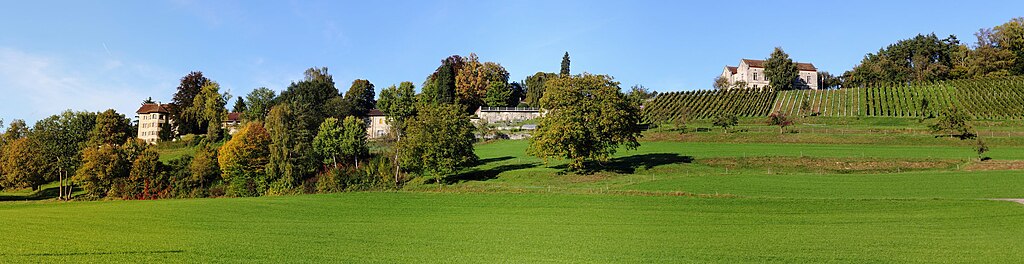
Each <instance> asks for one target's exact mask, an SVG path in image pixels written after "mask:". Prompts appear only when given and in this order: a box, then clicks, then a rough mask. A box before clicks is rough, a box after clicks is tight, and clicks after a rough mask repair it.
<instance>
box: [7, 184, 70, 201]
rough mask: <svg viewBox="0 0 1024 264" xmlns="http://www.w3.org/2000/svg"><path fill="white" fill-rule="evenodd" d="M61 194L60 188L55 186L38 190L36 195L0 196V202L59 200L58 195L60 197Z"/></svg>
mask: <svg viewBox="0 0 1024 264" xmlns="http://www.w3.org/2000/svg"><path fill="white" fill-rule="evenodd" d="M59 194H60V187H57V186H53V187H50V188H46V189H42V190H38V191H36V192H34V193H31V194H26V195H10V194H0V202H9V201H38V200H48V199H53V198H57V195H59Z"/></svg>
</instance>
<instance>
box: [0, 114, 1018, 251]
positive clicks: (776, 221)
mask: <svg viewBox="0 0 1024 264" xmlns="http://www.w3.org/2000/svg"><path fill="white" fill-rule="evenodd" d="M750 122H753V121H750ZM826 122H830V121H828V120H825V121H821V123H826ZM887 122H888V123H891V124H887ZM912 122H915V123H916V120H910V119H907V120H896V121H884V120H883V121H879V120H876V119H868V121H865V122H864V123H858V124H847V126H848V127H853V128H854V129H857V130H859V131H861V132H862V133H858V134H857V136H856V137H858V138H861V139H864V140H863V141H861V140H852V141H850V142H842V141H838V140H837V139H830V138H832V137H831V135H828V134H825V133H824V132H822V133H810V132H800V133H795V134H785V135H778V134H777V131H776V132H775V133H772V132H757V131H746V132H734V133H728V134H725V133H721V131H718V130H712V131H710V132H697V133H688V134H685V135H679V134H678V132H672V131H668V130H665V129H663V128H660V129H655V130H652V131H649V132H647V133H646V134H645V140H644V141H643V142H642V146H641V147H640V148H639V149H637V150H632V151H626V150H623V151H620V152H618V153H617V154H616V155H615V156H614V157H613V158H612V159H611V160H609V161H608V162H605V163H603V164H602V165H601V166H599V167H598V169H596V170H595V171H592V172H590V173H585V174H576V173H567V172H566V171H565V162H564V161H559V160H550V161H547V162H545V161H544V160H541V159H538V158H535V157H531V156H528V155H526V153H525V149H526V146H527V145H528V141H496V142H489V143H481V144H478V145H477V146H476V153H477V155H478V156H480V159H481V162H480V163H479V164H478V165H477V166H475V167H472V168H468V169H466V170H465V171H464V172H463V173H462V174H460V175H458V176H457V177H453V178H451V179H449V182H448V184H446V185H442V186H438V185H435V184H428V183H423V182H424V181H415V180H414V181H413V182H410V183H409V184H408V185H407V186H405V188H403V189H402V190H399V191H393V192H354V193H338V194H320V195H298V196H274V197H259V198H216V199H173V200H156V201H116V200H112V201H76V202H56V201H52V200H46V199H43V200H37V199H29V198H31V196H32V195H36V196H40V195H39V194H38V193H33V192H29V191H19V192H11V193H3V194H0V197H2V198H4V200H36V201H14V202H3V203H0V223H2V224H0V233H2V234H4V235H5V237H6V240H5V243H2V244H0V262H16V263H23V262H190V263H194V262H227V261H233V262H245V263H251V262H263V263H279V262H376V263H395V262H402V263H409V262H460V263H480V262H531V263H534V262H545V263H546V262H588V263H608V262H643V263H662V262H772V263H795V262H855V263H878V262H900V263H935V262H973V263H1015V262H1022V261H1024V251H1021V250H1017V249H1018V248H1020V247H1022V246H1024V239H1021V238H1022V237H1024V205H1022V204H1018V203H1013V202H1008V201H998V200H993V199H997V198H1024V171H1022V170H1021V169H1024V144H1018V143H1017V139H1014V138H1012V137H1008V138H1006V139H1004V140H1002V141H996V142H995V143H992V144H991V148H992V150H991V152H989V153H986V154H985V156H987V157H990V158H992V160H989V161H984V162H979V161H977V153H975V152H973V151H972V150H971V148H970V146H969V145H964V144H962V143H960V142H952V141H949V139H945V138H935V137H934V136H931V135H925V134H914V133H908V134H904V135H902V136H905V137H907V138H909V139H911V140H907V141H902V142H903V143H902V144H900V142H901V141H899V140H878V141H876V142H870V141H869V140H868V139H871V138H877V139H884V138H886V137H888V136H891V135H890V134H886V133H873V132H872V131H876V132H877V131H879V129H881V130H897V129H898V127H903V126H907V124H908V123H912ZM745 125H746V126H751V127H753V126H755V124H752V123H748V124H745ZM696 126H700V124H699V123H697V125H696ZM741 126H742V125H741ZM1013 126H1016V124H1011V125H1005V124H1004V125H1000V124H995V125H992V126H991V127H992V129H994V130H1006V131H1010V130H1012V129H1010V128H1011V127H1013ZM806 127H808V125H798V126H797V129H801V128H806ZM805 131H806V130H805ZM723 135H724V136H723ZM680 136H682V137H680ZM745 136H749V137H754V138H760V139H759V140H757V141H756V142H744V141H740V140H730V139H729V138H731V137H737V138H740V137H745ZM161 152H162V154H164V155H167V156H172V155H179V156H180V154H181V153H188V150H175V149H167V150H161ZM161 158H166V157H163V156H162V157H161ZM45 190H46V188H44V191H45ZM19 197H20V198H22V199H16V198H19ZM37 198H39V197H37Z"/></svg>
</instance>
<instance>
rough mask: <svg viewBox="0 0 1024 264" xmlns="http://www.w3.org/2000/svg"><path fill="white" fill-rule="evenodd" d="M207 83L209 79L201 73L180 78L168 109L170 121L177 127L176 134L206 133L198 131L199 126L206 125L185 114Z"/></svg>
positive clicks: (193, 73)
mask: <svg viewBox="0 0 1024 264" xmlns="http://www.w3.org/2000/svg"><path fill="white" fill-rule="evenodd" d="M208 82H210V79H207V78H206V77H205V76H203V72H201V71H193V72H190V73H188V74H187V75H185V77H181V82H180V84H178V89H177V92H175V93H174V97H173V98H172V100H171V108H170V112H171V113H170V115H171V120H174V122H173V123H174V124H175V125H176V126H177V127H178V133H180V134H196V133H203V132H206V131H205V130H201V129H200V126H201V125H206V124H204V123H203V122H200V121H199V120H195V119H192V118H190V117H189V116H187V114H186V112H187V111H188V109H189V108H192V103H193V102H194V101H195V98H196V95H199V92H200V91H201V90H202V87H203V86H204V85H206V83H208Z"/></svg>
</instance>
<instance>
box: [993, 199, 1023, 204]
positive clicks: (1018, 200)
mask: <svg viewBox="0 0 1024 264" xmlns="http://www.w3.org/2000/svg"><path fill="white" fill-rule="evenodd" d="M992 200H996V201H1008V202H1015V203H1019V204H1024V199H992Z"/></svg>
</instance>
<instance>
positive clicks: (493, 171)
mask: <svg viewBox="0 0 1024 264" xmlns="http://www.w3.org/2000/svg"><path fill="white" fill-rule="evenodd" d="M538 165H540V164H538V163H522V164H508V165H501V166H497V167H494V168H490V169H485V170H479V169H478V170H472V171H467V172H463V173H460V174H458V175H455V176H452V177H448V178H446V179H445V182H446V183H448V184H451V183H457V182H464V181H486V180H490V179H494V178H497V177H498V174H501V173H502V172H506V171H514V170H521V169H529V168H534V167H537V166H538Z"/></svg>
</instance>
